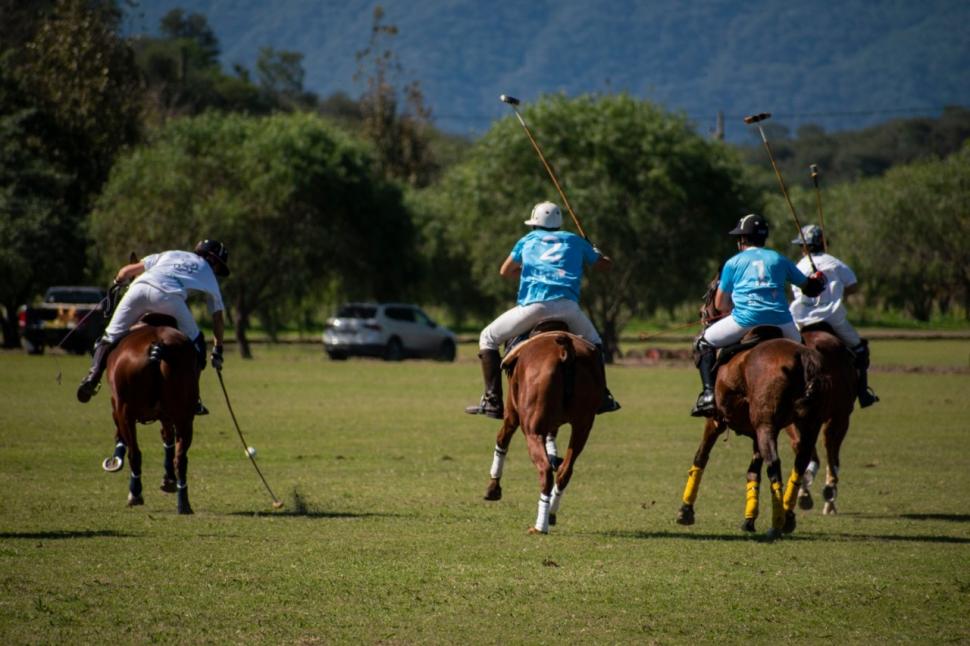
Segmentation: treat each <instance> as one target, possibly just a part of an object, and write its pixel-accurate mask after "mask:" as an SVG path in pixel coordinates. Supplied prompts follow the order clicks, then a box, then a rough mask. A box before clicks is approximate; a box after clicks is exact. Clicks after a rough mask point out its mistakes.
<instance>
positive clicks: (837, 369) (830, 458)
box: [798, 323, 858, 514]
mask: <svg viewBox="0 0 970 646" xmlns="http://www.w3.org/2000/svg"><path fill="white" fill-rule="evenodd" d="M802 338H803V339H804V340H805V345H807V346H808V347H810V348H815V349H816V350H818V352H819V354H821V355H822V370H823V371H824V373H825V375H826V376H827V377H828V379H829V381H830V383H831V397H830V400H831V402H830V406H829V407H828V408H827V416H826V417H825V418H824V419H823V420H822V428H821V432H820V434H821V436H822V440H823V443H824V444H825V455H826V463H827V464H826V475H825V487H824V488H823V489H822V498H823V499H824V500H825V504H824V506H823V507H822V513H825V514H834V513H835V512H836V509H835V499H836V497H837V495H838V487H839V452H840V450H841V448H842V442H843V441H844V440H845V436H846V434H847V433H848V432H849V416H850V415H851V414H852V409H853V406H854V405H855V399H856V395H857V393H858V376H857V373H856V367H855V357H854V356H853V354H852V353H851V352H850V351H849V349H848V348H847V347H846V346H845V344H844V343H842V341H841V340H839V338H838V337H837V336H836V335H835V334H834V333H833V332H832V329H831V328H830V327H829V326H828V325H826V324H824V323H820V324H815V325H810V326H807V327H805V328H804V329H802ZM820 462H821V461H820V460H819V456H818V450H817V449H816V450H814V451H813V452H812V460H811V462H810V463H809V467H808V469H807V470H806V471H805V477H804V478H803V480H802V486H801V488H800V489H799V491H798V506H799V507H801V508H802V509H811V508H812V507H813V506H814V501H813V500H812V494H811V492H810V491H809V487H810V486H811V484H812V481H813V480H814V479H815V474H816V473H817V472H818V467H819V464H820Z"/></svg>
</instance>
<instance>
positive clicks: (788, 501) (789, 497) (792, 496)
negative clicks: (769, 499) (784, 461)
mask: <svg viewBox="0 0 970 646" xmlns="http://www.w3.org/2000/svg"><path fill="white" fill-rule="evenodd" d="M801 484H802V483H801V479H800V478H799V477H798V471H796V470H795V469H792V470H791V474H790V475H789V476H788V484H786V485H785V496H784V499H783V504H784V507H785V511H792V510H793V509H795V501H796V500H797V499H798V490H799V488H800V487H801Z"/></svg>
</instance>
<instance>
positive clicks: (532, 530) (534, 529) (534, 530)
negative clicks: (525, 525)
mask: <svg viewBox="0 0 970 646" xmlns="http://www.w3.org/2000/svg"><path fill="white" fill-rule="evenodd" d="M529 533H530V534H548V533H549V531H548V530H547V531H542V530H541V529H539V528H538V527H530V528H529Z"/></svg>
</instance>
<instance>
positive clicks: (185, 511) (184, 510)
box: [179, 505, 195, 516]
mask: <svg viewBox="0 0 970 646" xmlns="http://www.w3.org/2000/svg"><path fill="white" fill-rule="evenodd" d="M194 513H195V512H194V511H192V507H190V506H189V505H184V506H182V505H180V506H179V514H181V515H183V516H189V515H191V514H194Z"/></svg>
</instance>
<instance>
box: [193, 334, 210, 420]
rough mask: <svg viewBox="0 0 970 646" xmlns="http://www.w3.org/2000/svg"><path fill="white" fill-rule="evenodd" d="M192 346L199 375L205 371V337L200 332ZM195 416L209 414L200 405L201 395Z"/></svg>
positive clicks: (201, 404)
mask: <svg viewBox="0 0 970 646" xmlns="http://www.w3.org/2000/svg"><path fill="white" fill-rule="evenodd" d="M192 345H194V346H195V353H196V357H197V359H198V365H199V374H200V375H201V374H202V371H203V370H205V362H206V356H205V351H206V346H205V337H204V336H203V335H202V333H201V332H199V336H197V337H195V339H193V340H192ZM195 414H196V416H199V415H208V414H209V409H208V408H206V407H205V404H203V403H202V396H201V395H200V396H199V401H198V402H196V404H195Z"/></svg>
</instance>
